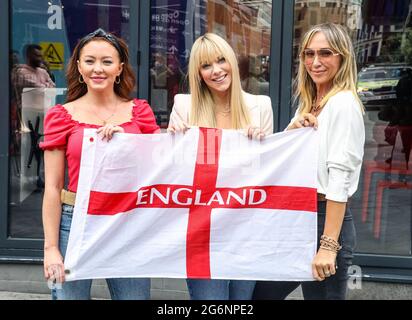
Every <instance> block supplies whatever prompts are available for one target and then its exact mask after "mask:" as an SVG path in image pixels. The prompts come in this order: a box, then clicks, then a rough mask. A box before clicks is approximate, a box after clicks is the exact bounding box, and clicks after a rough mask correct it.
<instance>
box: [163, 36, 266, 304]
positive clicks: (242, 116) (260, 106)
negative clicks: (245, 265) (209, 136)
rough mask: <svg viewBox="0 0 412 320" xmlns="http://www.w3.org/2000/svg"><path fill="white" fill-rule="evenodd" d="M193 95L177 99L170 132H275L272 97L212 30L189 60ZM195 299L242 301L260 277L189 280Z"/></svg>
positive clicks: (259, 134)
mask: <svg viewBox="0 0 412 320" xmlns="http://www.w3.org/2000/svg"><path fill="white" fill-rule="evenodd" d="M188 73H189V74H188V76H189V86H190V94H178V95H176V96H175V98H174V105H173V110H172V113H171V115H170V122H169V127H168V131H169V132H172V133H174V132H177V131H185V130H186V129H187V128H188V127H189V126H201V127H209V128H220V129H235V130H245V132H246V133H247V135H248V137H249V138H255V139H262V138H263V137H264V136H265V135H269V134H271V133H273V113H272V104H271V101H270V98H269V97H267V96H263V95H252V94H249V93H246V92H244V91H243V90H242V87H241V82H240V75H239V67H238V62H237V59H236V55H235V53H234V52H233V49H232V48H231V47H230V45H229V44H228V43H227V42H226V41H225V40H224V39H223V38H221V37H219V36H218V35H216V34H213V33H207V34H205V35H203V36H201V37H199V38H198V39H197V40H196V41H195V43H194V44H193V47H192V50H191V53H190V59H189V71H188ZM187 285H188V288H189V293H190V297H191V299H195V300H197V299H202V300H204V299H216V300H227V299H234V300H243V299H250V298H251V297H252V293H253V289H254V286H255V281H239V280H203V279H188V280H187Z"/></svg>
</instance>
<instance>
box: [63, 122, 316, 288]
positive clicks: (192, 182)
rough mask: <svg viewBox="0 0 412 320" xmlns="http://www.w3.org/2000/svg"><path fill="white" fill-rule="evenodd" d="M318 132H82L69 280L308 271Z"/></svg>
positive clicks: (308, 274) (304, 277)
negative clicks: (108, 136) (102, 135)
mask: <svg viewBox="0 0 412 320" xmlns="http://www.w3.org/2000/svg"><path fill="white" fill-rule="evenodd" d="M317 145H318V134H317V132H316V131H315V130H313V129H298V130H292V131H287V132H282V133H278V134H274V135H271V136H268V137H266V138H265V139H264V140H263V141H254V140H249V139H247V138H246V137H245V136H243V134H242V133H240V132H237V131H232V130H220V129H205V128H192V129H190V130H189V131H188V132H186V134H184V135H183V134H176V135H170V134H155V135H133V134H117V135H115V138H114V139H113V140H112V141H110V142H109V143H107V142H104V141H101V139H99V138H98V137H97V136H96V132H95V130H91V129H88V130H85V133H84V138H83V149H82V160H81V169H80V178H79V185H78V190H77V195H76V204H75V209H74V214H73V221H72V227H71V231H70V237H69V244H68V249H67V253H66V259H65V267H66V269H69V270H70V274H69V275H68V276H67V280H68V281H70V280H79V279H97V278H121V277H163V278H204V279H209V278H213V279H251V280H254V279H256V280H259V279H260V280H264V279H265V280H292V281H310V280H313V278H312V271H311V262H312V259H313V257H314V254H315V252H316V234H317V227H316V224H317V221H316V219H317V217H316V210H317V208H316V200H317V194H316V174H317V172H316V168H317V154H318V151H317Z"/></svg>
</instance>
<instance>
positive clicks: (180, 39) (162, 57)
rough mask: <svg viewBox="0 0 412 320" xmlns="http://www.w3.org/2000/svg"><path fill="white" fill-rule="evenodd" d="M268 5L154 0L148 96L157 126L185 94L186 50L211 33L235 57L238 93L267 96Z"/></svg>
mask: <svg viewBox="0 0 412 320" xmlns="http://www.w3.org/2000/svg"><path fill="white" fill-rule="evenodd" d="M271 12H272V1H266V0H265V1H242V0H231V1H217V0H209V1H207V0H196V1H178V0H153V1H151V30H150V51H151V54H150V57H151V60H150V84H151V85H150V90H151V93H150V97H151V106H152V107H153V109H154V111H155V115H156V117H157V122H158V124H159V125H161V126H162V127H166V126H167V124H168V122H169V114H170V112H171V110H172V106H173V97H174V95H175V94H177V93H185V92H187V91H188V80H187V79H186V74H187V64H188V58H189V55H190V48H191V47H192V44H193V42H194V41H195V40H196V38H198V37H199V36H200V35H202V34H204V33H206V32H213V33H216V34H218V35H220V36H222V37H223V38H225V39H226V40H227V41H228V42H229V44H231V46H232V47H233V49H234V51H235V52H236V54H237V55H238V61H239V67H240V74H241V80H242V86H243V89H244V90H245V91H247V92H250V93H253V94H266V95H269V55H270V34H271V32H270V26H271Z"/></svg>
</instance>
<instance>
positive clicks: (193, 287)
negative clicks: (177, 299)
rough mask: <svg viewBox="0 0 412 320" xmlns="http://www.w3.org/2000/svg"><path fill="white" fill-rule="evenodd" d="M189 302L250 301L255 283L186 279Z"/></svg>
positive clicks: (247, 281)
mask: <svg viewBox="0 0 412 320" xmlns="http://www.w3.org/2000/svg"><path fill="white" fill-rule="evenodd" d="M186 283H187V288H188V290H189V294H190V299H191V300H250V299H252V294H253V289H254V288H255V283H256V281H251V280H250V281H249V280H217V279H210V280H208V279H187V280H186Z"/></svg>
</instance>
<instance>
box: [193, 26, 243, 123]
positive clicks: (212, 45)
mask: <svg viewBox="0 0 412 320" xmlns="http://www.w3.org/2000/svg"><path fill="white" fill-rule="evenodd" d="M222 57H223V58H225V60H226V61H227V62H228V63H229V64H230V66H231V68H232V83H231V85H230V87H229V90H230V95H229V98H230V110H231V117H232V118H231V120H232V127H233V129H242V128H245V127H246V126H247V125H249V124H250V115H249V111H248V109H247V107H246V103H245V101H244V99H243V92H242V87H241V83H240V75H239V66H238V63H237V59H236V55H235V53H234V52H233V49H232V48H231V47H230V45H229V44H228V43H227V42H226V41H225V40H224V39H223V38H221V37H219V36H218V35H216V34H213V33H206V34H204V35H203V36H200V37H199V38H198V39H197V40H196V41H195V43H194V44H193V46H192V50H191V52H190V59H189V71H188V73H189V87H190V93H191V96H192V108H191V113H190V119H189V124H190V125H194V126H203V127H210V128H215V127H216V117H215V101H214V100H213V95H212V93H211V91H210V89H209V88H208V86H207V85H206V83H205V82H204V81H203V79H202V77H201V75H200V68H201V66H202V65H204V64H212V63H214V62H215V61H217V60H218V59H219V58H222Z"/></svg>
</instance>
